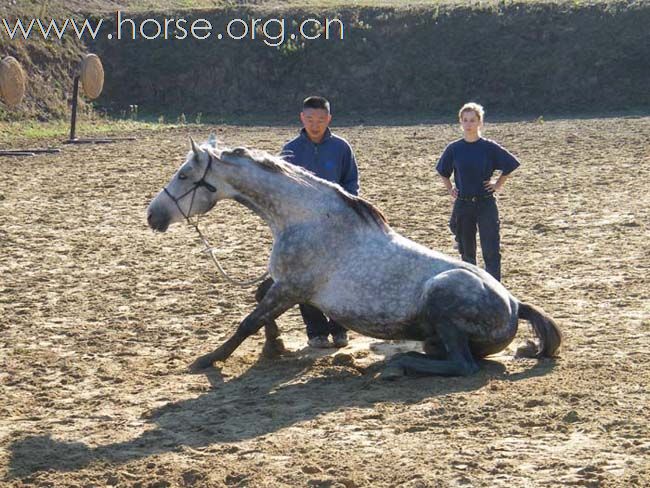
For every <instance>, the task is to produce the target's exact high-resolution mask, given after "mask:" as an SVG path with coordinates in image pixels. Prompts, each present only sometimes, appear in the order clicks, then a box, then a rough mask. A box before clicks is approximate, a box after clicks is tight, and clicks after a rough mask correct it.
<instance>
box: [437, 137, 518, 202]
mask: <svg viewBox="0 0 650 488" xmlns="http://www.w3.org/2000/svg"><path fill="white" fill-rule="evenodd" d="M518 167H519V161H517V158H515V157H514V156H513V155H512V154H510V153H509V152H508V151H506V150H505V149H504V148H502V147H501V146H499V144H497V143H496V142H494V141H491V140H490V139H483V138H482V137H481V138H480V139H479V140H478V141H476V142H467V141H466V140H465V139H459V140H457V141H454V142H452V143H451V144H449V145H448V146H447V147H446V148H445V151H444V152H443V153H442V156H440V160H439V161H438V164H437V165H436V170H437V171H438V173H440V174H441V175H442V176H444V177H446V178H449V177H451V175H452V173H453V175H454V182H455V183H456V188H458V193H459V194H460V196H461V197H479V196H485V195H487V194H488V193H489V192H488V191H487V190H486V189H485V187H484V186H483V182H484V181H486V180H489V179H490V178H491V177H492V173H494V171H495V170H501V171H502V173H503V174H504V175H507V174H510V173H512V172H513V171H514V170H515V169H517V168H518Z"/></svg>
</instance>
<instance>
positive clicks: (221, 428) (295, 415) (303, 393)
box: [7, 349, 553, 479]
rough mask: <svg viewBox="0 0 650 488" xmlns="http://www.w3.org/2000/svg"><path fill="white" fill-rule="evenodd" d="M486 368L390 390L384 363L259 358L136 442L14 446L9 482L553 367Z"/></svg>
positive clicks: (172, 410) (211, 377)
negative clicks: (509, 370) (512, 370)
mask: <svg viewBox="0 0 650 488" xmlns="http://www.w3.org/2000/svg"><path fill="white" fill-rule="evenodd" d="M233 359H234V358H233ZM480 365H481V370H480V371H479V372H478V373H476V374H475V375H472V376H469V377H463V378H444V377H420V378H411V377H404V378H401V379H398V380H396V381H392V382H387V381H383V380H381V379H378V378H377V376H378V374H379V372H380V371H381V370H382V368H383V367H384V366H385V363H384V361H378V362H376V363H373V364H371V365H369V366H364V367H360V366H358V365H357V364H355V361H354V359H352V358H351V356H350V355H346V354H342V355H334V356H323V355H322V354H318V353H316V354H315V353H313V351H310V350H307V349H303V350H299V351H296V352H293V353H291V354H290V355H289V356H283V357H282V358H279V359H274V360H268V359H263V358H260V359H259V360H258V361H257V362H256V363H255V364H253V365H252V366H251V367H250V368H249V369H248V370H246V371H245V372H244V373H243V374H242V375H240V376H238V377H236V378H232V379H227V378H226V377H225V376H224V375H223V374H222V372H221V369H219V368H210V369H208V370H206V372H205V373H204V374H205V375H206V377H207V379H208V381H209V383H210V385H211V388H210V389H209V390H208V391H207V392H205V393H203V394H201V395H199V396H198V397H196V398H191V399H187V400H181V401H178V402H171V403H168V404H166V405H164V406H162V407H160V408H157V409H154V410H151V411H148V412H145V413H144V414H142V420H144V421H145V422H146V423H150V424H153V425H155V428H152V429H149V430H147V431H145V432H143V433H142V434H141V435H139V436H137V437H135V438H132V439H129V440H126V441H123V442H116V443H112V444H105V445H100V446H97V447H91V446H88V445H86V444H84V443H83V442H74V441H73V442H66V441H59V440H56V439H54V438H52V437H51V435H49V434H45V435H33V436H27V437H24V438H21V439H18V440H16V441H14V442H13V443H12V444H11V445H10V447H9V454H10V461H9V466H8V471H7V478H8V479H15V478H22V477H26V476H29V475H31V474H33V473H35V472H37V471H45V470H54V471H74V470H78V469H81V468H83V467H85V466H87V465H89V464H91V463H95V462H97V461H101V462H109V463H118V464H119V463H126V462H129V461H132V460H138V459H142V458H147V457H149V456H153V455H157V454H162V453H166V452H173V451H178V450H181V449H183V448H189V449H193V450H204V449H205V450H210V449H211V448H212V446H214V445H215V444H222V443H226V444H227V443H237V442H239V441H243V440H249V439H255V438H258V437H261V436H264V435H266V434H269V433H273V432H276V431H278V430H280V429H284V428H286V427H290V426H292V425H295V424H297V423H300V422H305V421H309V420H313V419H315V418H317V417H319V416H321V415H323V414H327V413H329V412H334V411H337V410H340V409H348V408H368V409H372V408H373V406H374V405H377V404H381V403H384V402H399V403H404V404H414V403H417V402H420V401H422V400H425V399H428V398H434V397H438V396H442V395H448V394H453V393H461V392H471V391H476V390H478V389H480V388H482V387H483V386H485V385H486V384H487V383H488V382H490V381H492V380H494V379H501V380H506V381H518V380H520V379H525V378H529V377H531V376H537V375H543V374H546V373H547V372H548V371H549V369H550V368H552V367H553V364H552V363H550V362H548V361H547V362H539V363H536V365H535V366H533V368H531V370H529V371H528V372H526V373H518V374H516V375H509V374H508V373H507V371H506V368H505V367H504V365H503V364H502V363H500V362H498V361H494V360H489V359H488V360H482V361H481V362H480ZM510 376H512V378H510Z"/></svg>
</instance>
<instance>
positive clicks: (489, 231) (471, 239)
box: [450, 197, 501, 281]
mask: <svg viewBox="0 0 650 488" xmlns="http://www.w3.org/2000/svg"><path fill="white" fill-rule="evenodd" d="M454 216H455V220H456V221H455V227H456V232H455V233H456V238H457V240H458V251H459V252H460V255H461V258H462V260H463V261H465V262H468V263H472V264H476V229H477V227H478V233H479V237H480V239H481V251H482V252H483V261H485V269H486V271H487V272H488V273H490V274H491V275H492V276H494V277H495V278H496V279H497V280H499V281H501V251H500V241H501V239H500V236H499V227H500V222H499V209H498V208H497V201H496V199H495V198H494V197H488V198H479V199H477V200H476V201H467V200H461V199H460V198H458V199H456V201H455V202H454V210H453V212H452V220H453V219H454ZM450 227H451V222H450Z"/></svg>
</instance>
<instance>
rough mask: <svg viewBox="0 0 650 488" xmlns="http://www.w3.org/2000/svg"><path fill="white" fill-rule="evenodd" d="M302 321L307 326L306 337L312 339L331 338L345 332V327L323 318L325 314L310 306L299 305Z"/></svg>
mask: <svg viewBox="0 0 650 488" xmlns="http://www.w3.org/2000/svg"><path fill="white" fill-rule="evenodd" d="M300 313H301V314H302V320H304V322H305V325H306V326H307V337H308V338H310V339H312V338H314V337H318V336H328V335H329V334H332V335H333V336H334V335H336V334H338V333H340V332H344V331H345V327H343V326H342V325H339V324H338V323H337V322H335V321H334V320H332V319H328V318H327V317H325V314H324V313H323V312H321V311H320V310H318V309H317V308H316V307H314V306H312V305H306V304H302V305H300Z"/></svg>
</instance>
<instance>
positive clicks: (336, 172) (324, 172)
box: [282, 129, 359, 195]
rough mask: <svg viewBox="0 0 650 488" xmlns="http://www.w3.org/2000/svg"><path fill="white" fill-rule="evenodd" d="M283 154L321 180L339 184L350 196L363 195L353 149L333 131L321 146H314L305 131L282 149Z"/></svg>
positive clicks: (328, 131)
mask: <svg viewBox="0 0 650 488" xmlns="http://www.w3.org/2000/svg"><path fill="white" fill-rule="evenodd" d="M282 155H283V156H284V159H285V160H287V161H289V162H290V163H292V164H295V165H297V166H302V167H303V168H305V169H306V170H309V171H311V172H312V173H314V174H315V175H316V176H318V177H319V178H323V179H324V180H328V181H331V182H333V183H338V184H339V185H341V186H342V187H343V189H344V190H345V191H347V192H348V193H352V194H353V195H357V194H358V193H359V171H358V170H357V162H356V160H355V159H354V152H353V151H352V147H350V144H349V143H348V141H346V140H345V139H343V138H342V137H339V136H337V135H335V134H332V132H331V131H330V130H329V129H327V132H325V136H324V137H323V140H322V141H321V142H320V143H319V144H315V143H313V142H312V141H311V140H310V139H309V137H308V136H307V132H306V131H305V129H302V130H301V131H300V135H299V136H298V137H296V138H295V139H293V140H292V141H289V142H288V143H287V144H286V145H285V146H284V147H283V148H282Z"/></svg>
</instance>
